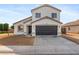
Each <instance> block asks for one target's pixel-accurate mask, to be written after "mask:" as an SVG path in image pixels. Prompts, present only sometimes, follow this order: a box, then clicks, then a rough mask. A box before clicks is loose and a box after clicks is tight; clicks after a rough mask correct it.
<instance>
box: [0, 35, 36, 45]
mask: <svg viewBox="0 0 79 59" xmlns="http://www.w3.org/2000/svg"><path fill="white" fill-rule="evenodd" d="M33 42H34V37H27V36H23V35H19V36H14V35H13V34H10V35H9V36H8V34H0V44H1V45H33Z"/></svg>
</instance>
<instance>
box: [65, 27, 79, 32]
mask: <svg viewBox="0 0 79 59" xmlns="http://www.w3.org/2000/svg"><path fill="white" fill-rule="evenodd" d="M66 32H74V33H78V32H79V26H70V30H68V27H66Z"/></svg>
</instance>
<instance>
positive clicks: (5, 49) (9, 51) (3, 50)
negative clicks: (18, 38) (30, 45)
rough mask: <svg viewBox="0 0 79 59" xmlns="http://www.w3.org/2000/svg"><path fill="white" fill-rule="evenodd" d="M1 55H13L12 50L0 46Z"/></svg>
mask: <svg viewBox="0 0 79 59" xmlns="http://www.w3.org/2000/svg"><path fill="white" fill-rule="evenodd" d="M3 54H6V55H7V54H11V55H14V54H15V53H14V51H13V49H11V48H8V47H7V46H3V45H0V55H3Z"/></svg>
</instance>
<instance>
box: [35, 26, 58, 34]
mask: <svg viewBox="0 0 79 59" xmlns="http://www.w3.org/2000/svg"><path fill="white" fill-rule="evenodd" d="M36 35H57V26H36Z"/></svg>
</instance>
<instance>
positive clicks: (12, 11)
mask: <svg viewBox="0 0 79 59" xmlns="http://www.w3.org/2000/svg"><path fill="white" fill-rule="evenodd" d="M38 6H40V4H0V23H9V24H10V25H12V24H13V23H14V22H17V21H19V20H21V19H24V18H27V17H28V16H31V15H32V14H31V9H33V8H36V7H38ZM52 6H54V7H56V8H59V9H60V10H62V12H61V17H60V19H61V21H62V22H63V23H67V22H71V21H74V20H77V19H79V4H52Z"/></svg>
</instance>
